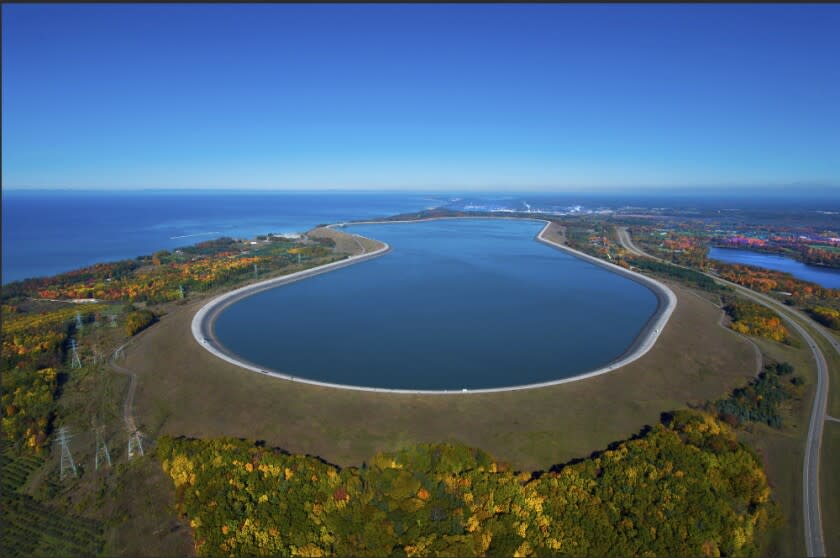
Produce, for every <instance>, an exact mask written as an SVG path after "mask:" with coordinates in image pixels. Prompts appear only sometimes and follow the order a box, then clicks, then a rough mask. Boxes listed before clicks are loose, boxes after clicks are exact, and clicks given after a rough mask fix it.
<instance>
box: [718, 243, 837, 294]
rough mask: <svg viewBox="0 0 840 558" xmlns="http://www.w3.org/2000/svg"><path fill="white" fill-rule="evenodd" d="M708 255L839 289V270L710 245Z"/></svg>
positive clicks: (772, 255)
mask: <svg viewBox="0 0 840 558" xmlns="http://www.w3.org/2000/svg"><path fill="white" fill-rule="evenodd" d="M709 257H710V258H712V259H714V260H720V261H722V262H726V263H735V264H744V265H754V266H758V267H763V268H765V269H773V270H776V271H784V272H786V273H790V274H791V275H793V276H794V277H796V278H797V279H802V280H803V281H810V282H812V283H816V284H817V285H820V286H822V287H826V288H829V289H840V270H837V269H831V268H828V267H819V266H814V265H806V264H804V263H802V262H798V261H796V260H793V259H791V258H786V257H785V256H777V255H775V254H762V253H761V252H753V251H752V250H739V249H737V248H716V247H714V246H710V247H709Z"/></svg>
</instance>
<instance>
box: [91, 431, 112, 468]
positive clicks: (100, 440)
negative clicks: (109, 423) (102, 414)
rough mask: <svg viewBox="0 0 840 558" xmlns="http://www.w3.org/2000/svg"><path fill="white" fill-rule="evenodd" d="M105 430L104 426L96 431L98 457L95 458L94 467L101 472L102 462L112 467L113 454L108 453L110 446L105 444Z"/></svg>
mask: <svg viewBox="0 0 840 558" xmlns="http://www.w3.org/2000/svg"><path fill="white" fill-rule="evenodd" d="M104 430H105V427H104V426H100V427H98V428H97V429H96V457H95V458H94V465H95V467H96V470H97V471H98V470H99V462H100V461H101V460H104V461H105V463H106V464H107V465H108V467H110V466H111V453H110V452H109V451H108V444H107V443H105V436H104V435H103V432H104Z"/></svg>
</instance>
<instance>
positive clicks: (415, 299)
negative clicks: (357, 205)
mask: <svg viewBox="0 0 840 558" xmlns="http://www.w3.org/2000/svg"><path fill="white" fill-rule="evenodd" d="M541 228H542V223H535V222H527V221H502V220H469V219H464V220H446V221H431V222H422V223H411V224H387V225H357V226H352V227H348V228H347V229H346V230H347V231H349V232H353V233H356V234H361V235H364V236H367V237H371V238H377V239H380V240H384V241H386V242H388V243H389V244H390V245H391V247H392V251H391V252H390V253H388V254H386V255H385V256H382V257H380V258H377V259H375V260H372V261H368V262H363V263H360V264H357V265H353V266H350V267H347V268H343V269H340V270H338V271H335V272H331V273H327V274H323V275H318V276H316V277H313V278H310V279H306V280H303V281H300V282H297V283H293V284H291V285H288V286H284V287H280V288H277V289H273V290H269V291H265V292H262V293H259V294H257V295H254V296H252V297H249V298H246V299H244V300H242V301H240V302H237V303H235V304H234V305H232V306H230V307H229V308H227V309H226V310H224V311H223V312H222V313H221V315H220V316H219V317H218V320H217V321H216V324H215V334H216V336H217V338H218V339H219V340H220V341H221V343H222V344H223V345H225V346H226V347H227V348H228V349H229V350H231V351H233V352H234V353H236V354H238V355H240V356H242V357H244V358H245V359H246V360H249V361H251V362H254V363H257V364H259V365H261V366H264V367H266V368H270V369H273V370H277V371H280V372H283V373H286V374H291V375H294V376H299V377H303V378H308V379H313V380H320V381H327V382H334V383H340V384H350V385H357V386H369V387H381V388H396V389H433V390H443V389H449V390H459V389H462V388H468V389H478V388H490V387H504V386H512V385H522V384H529V383H535V382H543V381H549V380H556V379H560V378H566V377H570V376H574V375H577V374H579V373H582V372H585V371H588V370H592V369H595V368H598V367H600V366H602V365H605V364H607V363H609V362H611V361H613V360H615V359H616V358H617V357H619V356H620V355H621V354H623V353H624V352H625V350H627V349H628V348H629V346H630V345H631V344H632V343H633V341H634V340H635V338H636V337H637V335H638V334H639V333H640V330H641V329H642V328H643V327H644V325H645V324H646V322H647V321H648V319H649V318H650V317H651V316H652V315H653V313H654V312H655V310H656V306H657V300H656V297H655V296H654V294H653V293H652V292H651V291H649V290H648V289H647V288H645V287H643V286H641V285H639V284H638V283H635V282H633V281H631V280H628V279H626V278H623V277H621V276H618V275H616V274H614V273H612V272H609V271H607V270H605V269H603V268H600V267H598V266H595V265H593V264H590V263H586V262H584V261H582V260H579V259H577V258H575V257H573V256H570V255H568V254H567V253H565V252H562V251H560V250H557V249H554V248H552V247H549V246H546V245H544V244H542V243H538V242H536V241H535V240H534V237H535V236H536V234H537V233H538V232H539V230H540V229H541Z"/></svg>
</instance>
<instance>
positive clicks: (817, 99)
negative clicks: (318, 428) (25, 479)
mask: <svg viewBox="0 0 840 558" xmlns="http://www.w3.org/2000/svg"><path fill="white" fill-rule="evenodd" d="M2 10H3V70H2V72H3V153H2V155H3V185H4V187H5V188H94V189H97V188H114V189H127V188H198V187H204V188H207V187H209V188H285V189H309V188H348V189H368V188H369V189H379V188H382V189H399V188H410V189H446V188H453V189H464V188H478V189H506V190H516V189H522V190H531V191H533V190H553V189H557V190H561V189H581V188H594V187H607V188H620V187H625V186H627V187H629V186H638V185H651V186H682V187H688V186H691V185H710V186H714V185H756V186H760V185H771V184H772V185H775V184H790V183H804V184H822V185H840V62H839V61H840V32H838V29H840V5H825V6H820V5H811V6H796V5H743V6H728V5H711V6H704V5H662V6H659V5H646V6H632V5H603V6H595V5H564V4H558V5H540V4H530V5H527V4H525V5H523V4H520V5H516V4H511V5H497V4H490V5H461V6H457V5H368V6H364V5H314V6H296V5H280V4H278V5H260V4H254V5H204V6H200V5H155V4H149V5H134V6H132V5H76V6H73V5H40V6H38V5H36V6H27V5H4V6H3V7H2Z"/></svg>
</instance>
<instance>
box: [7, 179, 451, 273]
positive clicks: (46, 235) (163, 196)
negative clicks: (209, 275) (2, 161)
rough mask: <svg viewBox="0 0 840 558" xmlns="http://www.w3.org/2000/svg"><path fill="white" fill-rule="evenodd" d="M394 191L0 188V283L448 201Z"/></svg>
mask: <svg viewBox="0 0 840 558" xmlns="http://www.w3.org/2000/svg"><path fill="white" fill-rule="evenodd" d="M447 199H448V198H447V197H446V196H434V195H414V194H395V193H385V194H382V193H309V194H306V193H302V194H301V193H297V194H296V193H284V192H269V193H266V192H212V191H201V192H153V191H152V192H148V191H147V192H69V191H64V192H62V191H46V192H27V191H17V192H16V191H11V192H6V191H4V192H3V204H2V205H3V283H8V282H10V281H15V280H18V279H25V278H27V277H40V276H44V275H53V274H56V273H60V272H64V271H70V270H72V269H76V268H79V267H83V266H87V265H91V264H94V263H98V262H107V261H114V260H121V259H125V258H135V257H137V256H141V255H146V254H151V253H153V252H155V251H157V250H161V249H164V248H166V249H173V248H178V247H181V246H188V245H191V244H195V243H196V242H201V241H202V240H210V239H213V238H218V237H221V236H232V237H235V238H252V237H254V236H256V235H258V234H266V233H278V234H279V233H287V232H303V231H307V230H309V229H311V228H312V227H314V226H316V225H318V224H321V223H335V222H337V221H343V220H353V219H372V218H377V217H387V216H389V215H394V214H397V213H404V212H409V211H418V210H421V209H425V208H428V207H435V206H439V205H442V204H444V203H446V201H447Z"/></svg>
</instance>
